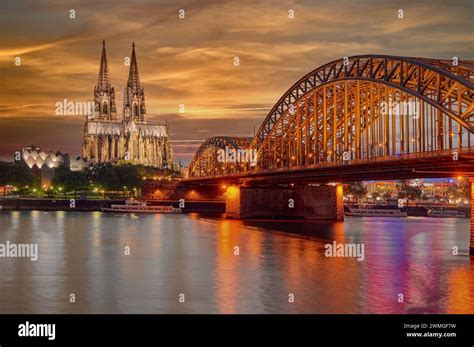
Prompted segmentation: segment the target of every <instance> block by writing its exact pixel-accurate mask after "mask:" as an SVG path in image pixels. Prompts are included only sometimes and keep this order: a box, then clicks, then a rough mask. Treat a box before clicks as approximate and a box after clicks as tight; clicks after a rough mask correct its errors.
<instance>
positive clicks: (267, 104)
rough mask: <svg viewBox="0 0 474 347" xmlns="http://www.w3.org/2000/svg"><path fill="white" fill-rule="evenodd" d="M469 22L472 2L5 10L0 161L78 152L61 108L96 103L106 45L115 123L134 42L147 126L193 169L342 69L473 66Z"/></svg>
mask: <svg viewBox="0 0 474 347" xmlns="http://www.w3.org/2000/svg"><path fill="white" fill-rule="evenodd" d="M180 9H183V10H184V11H185V18H184V19H179V17H178V15H179V10H180ZM290 9H291V10H294V18H293V19H291V18H289V16H288V11H289V10H290ZM399 9H402V10H403V12H404V19H398V18H397V11H398V10H399ZM70 10H75V15H76V18H75V19H71V18H70ZM473 13H474V2H473V1H472V0H466V1H446V0H439V1H438V0H427V1H381V0H379V1H364V0H360V1H358V0H347V1H337V0H333V1H288V2H285V1H270V0H262V1H255V0H252V1H245V0H244V1H226V0H223V1H221V0H211V1H182V0H172V1H145V0H142V1H121V0H115V1H97V0H81V1H67V0H58V1H41V0H38V1H33V0H32V1H21V0H18V1H13V0H2V2H1V4H0V19H1V20H0V28H1V36H0V158H2V159H8V160H10V159H11V158H12V154H13V152H14V151H16V150H18V149H21V148H22V147H24V146H26V145H29V144H35V145H37V146H40V147H42V148H43V149H44V150H47V151H49V150H53V151H57V150H60V151H62V152H66V153H70V154H71V155H73V156H76V155H79V154H80V148H81V144H82V129H83V124H84V116H57V115H55V104H56V102H58V101H62V100H63V99H67V100H69V101H92V97H93V89H94V85H95V84H96V83H97V74H98V70H99V61H100V52H101V42H102V40H105V41H106V43H107V54H108V62H109V69H110V77H111V82H112V85H113V86H114V87H115V91H116V103H117V114H118V116H119V117H121V116H122V90H123V88H124V86H125V83H126V79H127V77H128V66H126V65H125V64H124V58H125V57H129V56H130V53H131V44H132V41H135V43H136V51H137V59H138V67H139V71H140V79H141V83H142V85H143V86H144V88H145V96H146V106H147V114H148V121H149V122H163V123H164V121H165V120H166V119H167V120H168V122H169V124H170V130H171V136H172V138H171V139H172V141H173V142H172V143H173V151H174V153H175V158H176V159H178V160H182V161H188V160H189V159H190V157H191V156H192V154H193V153H194V151H195V149H196V148H197V146H198V145H199V143H200V142H201V141H202V140H204V139H206V138H208V137H210V136H214V135H228V136H252V134H253V130H254V127H255V128H257V129H258V127H259V125H260V124H261V122H262V121H263V119H264V118H265V116H266V115H267V113H268V112H269V110H270V109H271V107H272V106H273V104H275V103H276V102H277V100H278V99H279V98H280V96H281V95H282V94H283V93H284V92H285V91H286V90H287V89H288V88H289V87H290V86H291V85H292V84H293V83H294V82H295V81H296V80H297V79H299V78H300V77H301V76H303V75H305V74H306V73H308V72H309V71H311V70H313V69H315V68H317V67H318V66H320V65H322V64H324V63H327V62H329V61H332V60H334V59H338V58H340V57H343V56H351V55H356V54H370V53H373V54H391V55H404V56H418V57H431V58H440V59H452V57H453V56H457V57H459V58H460V59H473V58H474V39H473V37H474V35H473V33H474V24H473V23H474V21H473V18H472V16H473ZM17 57H19V58H21V65H20V66H16V65H15V58H17ZM234 57H239V59H240V65H239V66H234ZM180 104H184V105H185V113H179V112H178V107H179V105H180Z"/></svg>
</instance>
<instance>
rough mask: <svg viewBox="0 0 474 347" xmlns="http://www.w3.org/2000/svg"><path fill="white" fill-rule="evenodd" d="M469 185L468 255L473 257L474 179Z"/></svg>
mask: <svg viewBox="0 0 474 347" xmlns="http://www.w3.org/2000/svg"><path fill="white" fill-rule="evenodd" d="M470 183H471V229H470V240H469V254H470V255H474V179H471V180H470Z"/></svg>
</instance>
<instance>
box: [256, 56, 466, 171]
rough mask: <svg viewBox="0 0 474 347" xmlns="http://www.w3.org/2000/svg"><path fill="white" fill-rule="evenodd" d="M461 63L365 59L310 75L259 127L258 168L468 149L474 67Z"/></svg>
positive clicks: (340, 63)
mask: <svg viewBox="0 0 474 347" xmlns="http://www.w3.org/2000/svg"><path fill="white" fill-rule="evenodd" d="M457 63H458V64H457V65H453V63H452V62H451V61H442V60H433V59H424V58H405V57H394V56H383V55H365V56H354V57H348V58H343V59H338V60H335V61H333V62H330V63H328V64H325V65H323V66H321V67H319V68H317V69H315V70H313V71H311V72H310V73H308V74H307V75H305V76H304V77H303V78H301V79H300V80H299V81H297V82H296V83H295V84H294V85H293V86H292V87H291V88H290V89H289V90H288V91H287V92H286V93H285V94H284V95H283V96H282V97H281V98H280V100H279V101H278V102H277V103H276V104H275V106H274V107H273V108H272V110H271V111H270V113H269V114H268V115H267V117H266V119H265V120H264V122H263V124H262V125H261V127H260V128H259V130H258V132H257V134H256V136H255V138H254V140H253V141H252V144H251V147H252V148H254V149H255V150H256V151H257V153H258V154H257V155H258V166H257V170H258V169H273V168H283V167H293V166H304V165H311V164H322V163H326V162H332V163H338V162H339V163H342V162H344V161H351V160H359V159H375V158H378V157H382V156H390V155H393V156H398V155H404V154H413V153H419V152H436V151H441V150H447V149H454V148H459V149H461V148H463V147H468V146H470V144H471V135H472V133H473V132H474V96H473V89H474V84H473V81H474V63H473V62H470V61H458V62H457Z"/></svg>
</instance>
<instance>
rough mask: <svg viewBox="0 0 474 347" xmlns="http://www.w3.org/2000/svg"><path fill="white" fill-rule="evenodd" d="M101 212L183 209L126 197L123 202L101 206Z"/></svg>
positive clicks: (179, 210)
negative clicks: (155, 204)
mask: <svg viewBox="0 0 474 347" xmlns="http://www.w3.org/2000/svg"><path fill="white" fill-rule="evenodd" d="M100 210H101V211H103V212H121V213H182V212H183V210H182V209H180V208H177V207H173V206H172V205H167V206H158V205H157V206H152V205H148V204H147V203H146V202H145V201H140V200H135V199H128V200H126V201H125V204H122V205H120V204H112V205H111V206H110V207H101V208H100Z"/></svg>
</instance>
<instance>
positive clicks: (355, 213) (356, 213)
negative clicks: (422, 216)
mask: <svg viewBox="0 0 474 347" xmlns="http://www.w3.org/2000/svg"><path fill="white" fill-rule="evenodd" d="M344 214H345V215H346V216H352V217H406V216H407V213H406V212H403V211H400V210H399V209H376V208H349V211H346V212H345V213H344Z"/></svg>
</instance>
